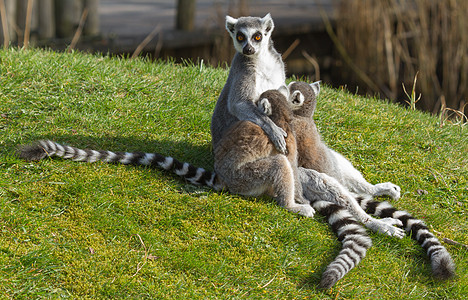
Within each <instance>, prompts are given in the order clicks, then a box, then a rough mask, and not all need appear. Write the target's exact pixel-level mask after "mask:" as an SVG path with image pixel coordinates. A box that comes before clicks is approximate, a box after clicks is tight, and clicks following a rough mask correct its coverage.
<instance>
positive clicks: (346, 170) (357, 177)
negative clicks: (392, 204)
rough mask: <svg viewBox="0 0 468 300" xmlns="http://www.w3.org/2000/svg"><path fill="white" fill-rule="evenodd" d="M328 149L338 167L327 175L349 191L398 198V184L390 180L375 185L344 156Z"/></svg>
mask: <svg viewBox="0 0 468 300" xmlns="http://www.w3.org/2000/svg"><path fill="white" fill-rule="evenodd" d="M330 151H331V152H332V154H333V156H334V158H335V161H336V164H337V166H339V169H338V170H337V173H336V174H333V175H332V174H329V175H331V176H333V177H335V178H336V179H337V180H338V181H339V182H340V183H341V184H342V185H344V186H345V187H346V188H347V189H348V190H349V191H350V192H352V193H355V194H358V195H369V196H372V197H377V196H384V195H386V196H389V197H391V198H392V199H394V200H396V199H398V198H400V190H401V189H400V187H399V186H397V185H395V184H393V183H391V182H385V183H379V184H376V185H373V184H370V183H369V182H367V181H366V180H365V179H364V177H363V176H362V174H361V173H360V172H359V171H358V170H356V169H355V168H354V167H353V165H352V164H351V162H349V161H348V160H347V159H346V158H345V157H344V156H342V155H341V154H339V153H337V152H335V151H333V150H330Z"/></svg>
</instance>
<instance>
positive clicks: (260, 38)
mask: <svg viewBox="0 0 468 300" xmlns="http://www.w3.org/2000/svg"><path fill="white" fill-rule="evenodd" d="M254 39H255V40H256V41H257V42H260V41H261V40H262V35H261V34H257V35H255V37H254Z"/></svg>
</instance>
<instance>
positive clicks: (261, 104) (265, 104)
mask: <svg viewBox="0 0 468 300" xmlns="http://www.w3.org/2000/svg"><path fill="white" fill-rule="evenodd" d="M257 107H258V109H259V110H260V111H261V112H263V113H264V114H265V115H267V116H271V114H272V113H273V109H272V108H271V103H270V101H269V100H268V99H267V98H262V99H260V101H258V103H257Z"/></svg>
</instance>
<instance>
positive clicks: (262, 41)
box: [226, 14, 274, 56]
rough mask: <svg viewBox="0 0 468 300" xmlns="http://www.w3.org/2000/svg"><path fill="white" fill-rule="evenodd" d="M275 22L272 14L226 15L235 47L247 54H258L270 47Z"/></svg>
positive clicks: (227, 25) (228, 28)
mask: <svg viewBox="0 0 468 300" xmlns="http://www.w3.org/2000/svg"><path fill="white" fill-rule="evenodd" d="M273 28H274V24H273V20H272V19H271V16H270V14H267V15H266V16H265V17H263V18H256V17H241V18H239V19H235V18H232V17H230V16H226V29H227V31H228V32H229V34H230V35H231V38H232V40H233V41H234V48H235V49H236V51H237V52H239V53H241V54H242V55H245V56H255V55H258V54H259V53H260V52H261V51H260V50H261V49H262V48H263V47H268V43H269V40H270V36H271V32H272V31H273Z"/></svg>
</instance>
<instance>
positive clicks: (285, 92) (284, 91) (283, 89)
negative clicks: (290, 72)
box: [278, 84, 289, 99]
mask: <svg viewBox="0 0 468 300" xmlns="http://www.w3.org/2000/svg"><path fill="white" fill-rule="evenodd" d="M278 91H279V92H280V93H281V94H283V96H285V97H286V99H288V98H289V89H288V87H287V86H286V85H284V84H283V85H282V86H280V87H279V88H278Z"/></svg>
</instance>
